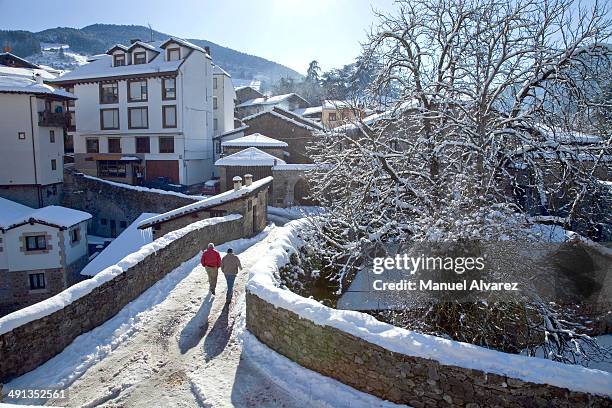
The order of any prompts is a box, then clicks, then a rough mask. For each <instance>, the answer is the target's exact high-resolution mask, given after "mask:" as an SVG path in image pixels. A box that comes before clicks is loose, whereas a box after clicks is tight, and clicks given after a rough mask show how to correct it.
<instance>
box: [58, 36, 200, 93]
mask: <svg viewBox="0 0 612 408" xmlns="http://www.w3.org/2000/svg"><path fill="white" fill-rule="evenodd" d="M172 41H173V42H175V43H178V44H180V45H183V46H185V47H188V48H191V49H194V50H197V51H201V52H203V53H204V54H205V55H207V56H208V54H206V51H204V50H203V49H202V48H201V47H198V46H197V45H194V44H192V43H190V42H189V41H185V40H182V39H179V38H176V37H171V38H169V39H167V40H166V41H163V42H160V41H156V42H152V43H143V42H139V43H135V44H138V45H140V46H145V45H146V47H145V48H149V49H151V50H153V51H155V52H158V53H161V52H162V51H163V49H164V47H165V46H167V45H168V44H169V43H170V42H172ZM119 45H121V44H118V45H117V46H119ZM133 45H134V44H133ZM133 45H132V46H133ZM117 46H115V47H117ZM122 47H123V48H122V49H124V48H125V46H122ZM113 48H114V47H113ZM113 48H111V50H112V49H113ZM125 50H127V48H125ZM109 51H110V50H109ZM183 61H184V59H180V60H176V61H165V60H164V58H163V57H161V56H156V57H155V58H153V59H152V60H151V61H149V62H148V63H146V64H130V65H123V66H118V67H113V57H112V56H111V55H106V54H101V55H99V56H96V58H95V59H93V60H91V62H89V63H88V64H85V65H81V66H80V67H78V68H75V69H74V70H73V71H70V72H67V73H65V74H63V75H61V76H60V77H58V78H56V79H55V80H54V81H50V82H57V83H64V82H72V81H79V80H87V79H96V78H107V77H117V76H126V75H142V74H161V73H172V72H176V71H177V70H178V68H179V67H180V66H181V64H182V63H183Z"/></svg>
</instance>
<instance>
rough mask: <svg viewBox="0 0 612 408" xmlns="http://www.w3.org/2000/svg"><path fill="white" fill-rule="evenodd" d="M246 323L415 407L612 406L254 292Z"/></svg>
mask: <svg viewBox="0 0 612 408" xmlns="http://www.w3.org/2000/svg"><path fill="white" fill-rule="evenodd" d="M246 301H247V328H248V329H249V331H250V332H251V333H253V334H254V335H255V336H256V337H257V338H258V339H259V340H260V341H261V342H263V343H264V344H266V345H267V346H268V347H270V348H271V349H273V350H275V351H277V352H278V353H280V354H282V355H284V356H286V357H287V358H289V359H291V360H293V361H295V362H297V363H299V364H300V365H302V366H304V367H306V368H308V369H311V370H314V371H317V372H319V373H321V374H323V375H326V376H328V377H332V378H335V379H336V380H338V381H341V382H343V383H345V384H347V385H350V386H351V387H354V388H356V389H358V390H361V391H363V392H367V393H370V394H373V395H376V396H378V397H380V398H383V399H385V400H389V401H393V402H396V403H402V404H408V405H411V406H413V407H417V408H418V407H457V406H458V407H463V406H465V407H470V408H477V407H493V406H501V407H551V406H554V407H587V406H588V407H604V406H606V407H608V406H610V405H611V404H612V400H610V399H609V398H606V397H601V396H594V395H590V394H586V393H582V392H573V391H569V390H567V389H565V388H559V387H555V386H551V385H546V384H535V383H529V382H525V381H522V380H519V379H515V378H510V377H505V376H501V375H497V374H491V373H485V372H482V371H479V370H473V369H467V368H462V367H455V366H448V365H442V364H440V363H438V362H437V361H434V360H429V359H425V358H419V357H412V356H407V355H404V354H399V353H395V352H392V351H389V350H387V349H385V348H383V347H380V346H377V345H375V344H372V343H369V342H367V341H365V340H363V339H360V338H358V337H355V336H353V335H351V334H348V333H345V332H343V331H340V330H338V329H336V328H333V327H329V326H319V325H316V324H315V323H313V322H312V321H310V320H307V319H303V318H301V317H299V316H298V315H297V314H295V313H293V312H291V311H289V310H285V309H281V308H276V307H275V306H273V305H272V304H270V303H268V302H266V301H264V300H262V299H260V298H259V297H257V296H255V295H253V294H251V293H248V292H247V295H246Z"/></svg>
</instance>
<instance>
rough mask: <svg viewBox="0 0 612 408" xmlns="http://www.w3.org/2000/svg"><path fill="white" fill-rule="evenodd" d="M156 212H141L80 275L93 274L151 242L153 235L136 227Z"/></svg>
mask: <svg viewBox="0 0 612 408" xmlns="http://www.w3.org/2000/svg"><path fill="white" fill-rule="evenodd" d="M156 215H159V214H156V213H142V214H140V216H139V217H138V218H136V220H135V221H134V222H132V223H131V224H130V225H129V226H128V227H127V228H126V229H125V230H124V231H123V232H122V233H121V234H119V236H118V237H117V238H115V239H114V240H113V241H112V242H111V243H110V244H109V245H108V246H107V247H106V248H104V250H103V251H102V252H100V253H99V254H98V256H96V257H95V258H94V259H93V260H92V261H91V262H89V263H88V264H87V265H86V266H85V268H83V270H82V271H81V275H85V276H95V275H97V274H98V273H99V272H102V271H103V270H104V269H106V268H108V267H109V266H112V265H115V264H116V263H118V262H119V261H120V260H122V259H123V258H125V257H126V256H127V255H129V254H131V253H132V252H137V251H139V250H140V248H142V247H143V246H145V245H146V244H150V243H151V242H153V235H152V234H150V233H147V232H145V231H142V230H139V229H138V224H139V223H140V222H141V221H143V220H146V219H148V218H151V217H155V216H156Z"/></svg>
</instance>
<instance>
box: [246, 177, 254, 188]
mask: <svg viewBox="0 0 612 408" xmlns="http://www.w3.org/2000/svg"><path fill="white" fill-rule="evenodd" d="M251 184H253V175H252V174H245V175H244V185H245V187H248V186H250V185H251Z"/></svg>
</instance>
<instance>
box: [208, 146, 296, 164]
mask: <svg viewBox="0 0 612 408" xmlns="http://www.w3.org/2000/svg"><path fill="white" fill-rule="evenodd" d="M277 164H285V161H284V160H281V159H279V158H278V157H275V156H272V155H271V154H269V153H266V152H263V151H261V150H259V149H258V148H256V147H249V148H246V149H244V150H241V151H239V152H237V153H234V154H230V155H229V156H225V157H222V158H220V159H219V160H217V161H216V162H215V166H242V167H260V166H262V167H272V166H275V165H277Z"/></svg>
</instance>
